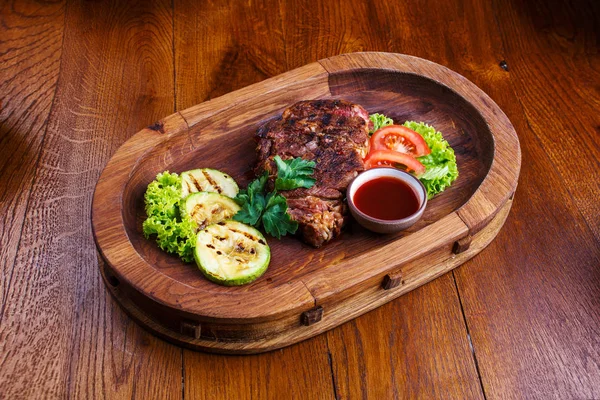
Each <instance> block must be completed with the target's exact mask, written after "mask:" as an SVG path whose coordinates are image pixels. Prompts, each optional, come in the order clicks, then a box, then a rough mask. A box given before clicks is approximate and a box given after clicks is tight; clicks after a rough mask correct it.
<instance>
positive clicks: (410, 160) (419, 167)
mask: <svg viewBox="0 0 600 400" xmlns="http://www.w3.org/2000/svg"><path fill="white" fill-rule="evenodd" d="M398 164H402V165H404V166H405V167H406V168H407V169H408V170H409V171H414V172H415V175H417V176H420V175H423V174H424V173H425V166H424V165H423V164H421V163H420V162H419V160H417V159H416V158H414V157H413V156H411V155H410V154H405V153H399V152H397V151H393V150H375V151H373V150H371V152H369V154H368V155H367V158H365V169H371V168H375V167H385V166H390V167H396V166H397V165H398Z"/></svg>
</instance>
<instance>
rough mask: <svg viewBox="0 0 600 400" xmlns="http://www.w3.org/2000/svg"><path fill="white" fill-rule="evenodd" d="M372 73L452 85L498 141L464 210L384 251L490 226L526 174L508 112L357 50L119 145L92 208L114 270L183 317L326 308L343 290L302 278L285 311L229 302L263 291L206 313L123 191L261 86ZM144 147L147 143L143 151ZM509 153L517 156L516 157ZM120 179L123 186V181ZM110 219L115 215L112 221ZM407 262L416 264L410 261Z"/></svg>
mask: <svg viewBox="0 0 600 400" xmlns="http://www.w3.org/2000/svg"><path fill="white" fill-rule="evenodd" d="M364 69H383V70H389V71H395V72H403V73H409V74H414V75H419V76H424V77H426V78H428V79H430V80H433V81H434V82H436V83H437V84H439V85H442V86H445V87H446V88H448V89H450V90H452V91H453V92H455V93H456V94H458V95H459V96H461V97H462V98H463V99H465V100H466V101H467V102H468V103H469V104H471V105H472V106H473V107H474V108H475V109H476V110H477V111H478V112H479V113H480V115H481V116H482V118H483V119H484V121H485V122H486V123H487V124H488V127H489V130H490V132H491V133H492V136H493V138H494V159H493V160H492V163H491V166H490V169H489V171H488V173H487V175H486V177H485V178H484V180H483V181H482V183H481V184H480V186H479V187H478V188H477V190H476V191H475V192H474V194H473V195H472V196H471V198H470V199H468V200H467V202H466V203H465V204H463V206H462V207H460V208H459V209H458V210H456V211H454V212H452V213H450V214H448V215H447V216H445V217H443V218H441V219H440V220H438V221H436V222H434V223H433V224H430V225H428V226H426V227H424V228H423V229H422V230H420V231H418V232H415V233H413V234H411V235H409V236H406V237H403V238H400V239H398V240H396V241H394V242H392V243H390V244H388V245H386V246H383V247H382V248H381V249H379V250H380V251H381V252H385V251H387V250H389V248H392V247H394V246H401V245H403V244H404V243H406V242H408V241H409V240H410V239H411V238H412V239H414V238H415V237H417V236H415V235H416V234H418V233H419V232H421V231H424V230H426V229H429V230H433V229H439V228H442V227H443V225H444V224H446V225H448V224H450V225H451V226H450V225H448V227H452V229H454V231H455V233H456V234H455V235H454V236H453V237H452V238H451V240H453V241H454V240H458V239H461V238H464V237H467V236H472V235H474V234H476V233H477V232H478V231H479V230H481V229H482V228H483V227H485V226H486V224H487V223H488V222H489V221H491V220H492V218H493V217H494V216H495V215H496V214H497V212H498V210H500V209H501V208H502V206H503V205H504V204H505V203H506V202H507V201H508V200H509V198H511V197H512V195H513V194H514V191H515V190H516V186H517V180H518V175H519V171H520V163H521V155H520V146H519V142H518V137H517V135H516V132H515V130H514V128H513V127H512V124H511V123H510V121H509V120H508V118H507V117H506V115H505V114H504V113H503V112H502V110H501V109H500V108H499V107H498V106H497V105H496V103H495V102H494V101H493V100H492V99H491V98H489V96H487V94H485V93H484V92H483V91H482V90H481V89H479V88H478V87H477V86H475V85H474V84H473V83H472V82H470V81H469V80H467V79H466V78H464V77H462V76H461V75H459V74H458V73H456V72H454V71H451V70H450V69H448V68H446V67H444V66H441V65H439V64H436V63H433V62H431V61H428V60H424V59H421V58H417V57H413V56H408V55H402V54H395V53H382V52H363V53H349V54H342V55H339V56H334V57H330V58H326V59H323V60H319V61H317V62H314V63H310V64H307V65H305V66H303V67H300V68H297V69H294V70H291V71H289V72H286V73H284V74H281V75H278V76H276V77H273V78H270V79H267V80H265V81H262V82H259V83H255V84H253V85H250V86H247V87H245V88H242V89H239V90H236V91H234V92H231V93H228V94H225V95H223V96H221V97H218V98H215V99H212V100H209V101H206V102H203V103H200V104H198V105H196V106H193V107H190V108H188V109H185V110H182V111H178V112H176V113H174V114H171V115H169V116H167V117H165V118H163V119H162V120H160V121H159V122H157V123H155V124H153V125H151V126H149V127H148V128H145V129H142V130H141V131H139V132H138V133H136V134H135V135H133V136H132V137H131V138H130V139H129V140H128V141H126V142H125V143H124V144H123V145H122V146H121V147H119V149H118V150H117V152H116V153H115V154H114V155H113V157H112V158H111V159H110V160H109V162H108V164H107V165H106V167H105V168H104V170H103V172H102V174H101V176H100V178H99V180H98V183H97V186H96V188H95V191H94V197H93V203H92V227H93V233H94V238H95V241H96V244H97V247H98V249H99V251H100V253H101V255H102V257H103V258H104V260H106V262H107V264H108V265H109V266H110V267H111V269H112V272H113V273H114V274H115V275H116V276H117V278H118V279H120V280H124V281H125V282H127V283H128V284H129V285H131V286H132V287H133V288H134V289H136V290H138V291H139V292H141V293H145V294H146V295H147V296H149V298H150V299H151V300H153V301H155V302H156V303H158V304H161V305H164V306H167V307H170V308H173V309H176V310H178V311H180V312H181V313H183V314H189V316H190V317H191V318H196V319H198V318H200V317H202V318H207V319H209V320H226V321H227V322H230V323H256V322H264V321H269V320H275V319H280V318H282V317H283V316H287V315H290V314H297V315H300V313H301V312H302V311H306V310H309V309H311V308H313V307H315V306H317V305H319V304H320V303H321V302H323V301H324V300H325V299H326V298H327V297H328V296H330V295H331V296H334V295H336V293H337V292H336V291H335V290H328V289H327V282H325V283H322V284H323V285H324V287H325V290H324V292H323V293H324V294H322V295H315V293H312V292H311V290H309V288H307V287H306V285H305V284H304V283H303V281H302V280H299V281H295V282H293V283H292V284H291V285H280V286H277V287H274V288H271V289H270V290H272V291H273V292H274V293H273V297H278V298H284V297H285V298H289V299H294V301H293V302H291V303H288V304H285V305H283V306H282V305H281V303H280V305H279V306H278V307H273V308H271V309H268V310H269V311H268V312H263V313H261V314H254V315H253V314H251V313H247V312H240V311H239V310H237V309H236V308H235V307H229V305H231V304H235V303H236V302H239V301H242V299H243V301H245V302H247V301H252V299H253V298H254V297H257V296H261V294H259V293H258V292H243V293H229V294H227V295H226V296H225V295H220V297H222V300H223V302H224V306H223V307H219V308H218V309H216V310H210V309H206V308H201V307H198V306H197V305H195V304H193V303H190V302H186V301H181V299H182V298H183V297H184V296H183V294H184V293H185V292H186V291H189V290H190V287H189V286H187V285H185V284H183V283H181V282H179V281H176V280H175V279H173V278H171V277H168V276H166V275H164V274H162V273H160V272H159V271H157V270H155V269H154V268H152V267H151V266H150V265H149V264H147V262H146V261H145V260H144V259H143V258H142V257H141V256H140V255H139V254H138V253H137V252H136V251H135V248H134V247H133V246H132V244H131V241H130V240H129V237H128V236H127V232H126V231H125V228H124V226H123V219H122V212H121V207H120V206H121V204H122V195H123V190H124V188H125V187H126V184H127V182H128V181H129V178H130V177H131V173H132V172H133V171H134V170H135V169H136V167H137V166H138V164H139V163H140V162H141V161H142V160H143V159H144V155H145V154H147V152H149V151H151V150H152V149H153V148H155V147H156V146H158V145H160V144H161V143H163V142H165V141H167V140H170V139H172V138H173V137H175V136H177V135H186V133H187V132H188V130H189V129H191V128H192V127H193V126H195V125H196V124H198V123H199V122H201V121H203V120H205V119H206V118H209V117H211V116H214V115H216V114H219V113H221V112H225V111H226V110H228V109H229V108H231V107H234V106H238V105H240V103H243V102H244V101H248V100H249V99H248V96H249V94H251V93H252V92H254V91H256V90H257V89H261V88H262V89H265V90H282V88H283V87H285V86H282V85H286V84H290V83H293V82H297V81H298V80H299V79H303V80H305V81H307V82H312V83H314V84H317V83H319V84H325V87H326V88H327V91H329V82H328V78H329V76H330V75H331V74H335V73H342V72H351V71H359V70H364ZM423 72H425V73H423ZM325 94H326V93H325ZM329 94H330V93H329ZM190 140H191V139H190ZM140 145H142V146H141V147H140ZM507 155H510V158H509V157H507ZM500 156H501V157H502V158H503V159H512V160H514V161H515V162H514V163H512V164H510V163H508V164H502V163H499V162H498V157H500ZM123 160H128V161H129V163H128V164H127V165H128V166H129V167H128V168H127V167H123V166H122V165H120V163H121V162H122V161H123ZM115 177H117V178H125V179H124V180H122V181H120V185H115V184H114V183H115ZM116 180H117V181H119V179H116ZM498 187H500V188H502V189H503V191H502V195H501V196H490V195H489V194H490V193H492V192H493V191H492V190H491V189H492V188H496V189H497V188H498ZM101 214H102V215H103V217H102V218H101V219H100V217H99V215H101ZM107 214H108V216H109V218H105V217H104V215H107ZM421 254H423V253H421V252H418V253H415V254H414V257H413V258H411V259H414V258H416V257H418V256H419V255H421ZM405 261H410V259H409V260H405ZM144 265H145V266H146V267H148V268H151V269H152V273H153V276H149V277H146V278H144V279H143V280H142V281H141V282H140V281H135V280H134V279H133V278H132V276H133V275H132V273H134V272H135V271H136V270H139V268H141V267H143V266H144ZM396 265H397V264H396ZM393 268H394V265H390V266H388V267H385V268H383V267H382V268H381V270H378V271H376V272H374V273H376V274H380V273H382V272H385V270H391V269H393ZM372 276H373V274H370V275H369V276H368V277H365V279H367V278H369V277H372ZM321 278H322V277H321ZM318 284H321V283H318ZM165 288H166V290H167V291H168V292H169V293H170V295H171V296H170V298H169V299H165V298H164V297H162V296H158V295H156V293H159V292H160V291H164V290H165ZM194 290H195V291H200V289H198V288H194ZM210 296H211V297H214V296H219V294H217V293H214V292H210ZM265 309H267V308H266V307H264V308H263V311H265Z"/></svg>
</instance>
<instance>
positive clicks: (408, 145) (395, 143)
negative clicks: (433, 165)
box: [371, 125, 431, 157]
mask: <svg viewBox="0 0 600 400" xmlns="http://www.w3.org/2000/svg"><path fill="white" fill-rule="evenodd" d="M376 150H394V151H397V152H400V153H406V154H410V155H413V156H415V157H421V156H426V155H427V154H429V153H431V150H430V149H429V146H427V143H426V142H425V140H424V139H423V137H422V136H421V135H419V134H418V133H417V132H415V131H413V130H412V129H408V128H407V127H405V126H403V125H388V126H384V127H383V128H380V129H378V130H377V131H376V132H375V133H373V136H371V151H376Z"/></svg>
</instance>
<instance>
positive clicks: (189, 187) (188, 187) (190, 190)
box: [183, 179, 192, 193]
mask: <svg viewBox="0 0 600 400" xmlns="http://www.w3.org/2000/svg"><path fill="white" fill-rule="evenodd" d="M183 181H184V182H185V185H186V186H187V191H188V193H192V187H191V186H190V183H189V182H188V180H187V179H184V180H183Z"/></svg>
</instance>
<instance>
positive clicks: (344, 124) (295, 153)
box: [255, 100, 371, 247]
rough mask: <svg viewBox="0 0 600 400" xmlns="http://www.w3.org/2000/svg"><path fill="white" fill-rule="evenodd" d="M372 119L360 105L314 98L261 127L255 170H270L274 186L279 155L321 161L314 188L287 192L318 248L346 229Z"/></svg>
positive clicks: (294, 216) (290, 204) (294, 211)
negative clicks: (350, 193)
mask: <svg viewBox="0 0 600 400" xmlns="http://www.w3.org/2000/svg"><path fill="white" fill-rule="evenodd" d="M370 123H371V122H370V120H369V113H368V112H367V111H366V110H365V109H364V108H363V107H361V106H359V105H357V104H353V103H350V102H347V101H343V100H308V101H300V102H298V103H295V104H293V105H292V106H290V107H288V108H287V109H285V110H284V111H283V113H282V115H281V118H279V119H275V120H271V121H269V122H268V123H266V124H265V125H263V126H262V127H260V128H259V129H258V131H257V134H256V139H257V153H258V163H257V166H256V168H255V174H256V175H257V176H258V175H261V174H262V173H263V172H265V171H266V172H268V173H269V177H270V178H269V183H268V185H269V187H271V188H272V187H273V180H274V178H275V175H276V172H277V169H276V166H275V164H274V161H273V157H275V156H276V155H279V156H280V157H281V158H282V159H289V158H293V157H302V158H304V159H306V160H313V161H315V162H316V167H315V173H314V175H313V177H314V178H315V179H316V183H315V185H314V186H313V187H311V188H309V189H304V188H299V189H294V190H290V191H282V192H281V193H282V195H283V196H285V197H286V198H287V199H288V213H289V214H290V217H291V218H292V219H293V220H295V221H297V222H298V224H299V230H298V231H299V233H300V235H301V236H302V238H303V240H304V241H305V242H307V243H309V244H311V245H313V246H315V247H319V246H321V245H322V244H324V243H327V242H328V241H330V240H331V239H333V238H335V237H337V236H338V235H339V234H340V232H341V228H342V225H343V224H344V221H345V220H346V215H347V208H346V206H345V204H344V202H343V196H344V193H345V191H346V188H347V186H348V184H349V183H350V182H351V181H352V179H353V178H354V177H355V176H356V175H357V174H358V173H359V172H361V171H362V170H363V169H364V163H363V160H362V159H363V156H364V155H365V154H366V152H367V149H368V140H369V136H368V129H369V126H370Z"/></svg>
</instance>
